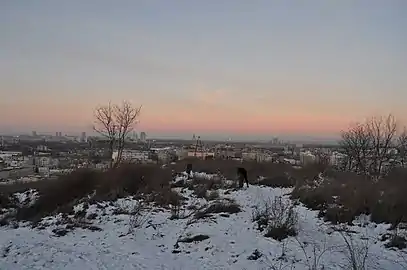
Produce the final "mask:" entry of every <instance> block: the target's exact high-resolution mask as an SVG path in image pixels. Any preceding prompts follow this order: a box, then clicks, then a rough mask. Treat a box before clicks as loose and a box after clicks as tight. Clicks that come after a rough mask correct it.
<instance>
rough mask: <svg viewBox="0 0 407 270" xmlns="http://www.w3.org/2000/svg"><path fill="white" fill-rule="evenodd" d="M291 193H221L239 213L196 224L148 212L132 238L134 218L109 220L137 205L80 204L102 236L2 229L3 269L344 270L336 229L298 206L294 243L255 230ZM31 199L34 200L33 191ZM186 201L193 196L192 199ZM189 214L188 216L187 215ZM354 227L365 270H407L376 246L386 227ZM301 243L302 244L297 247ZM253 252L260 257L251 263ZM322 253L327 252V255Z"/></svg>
mask: <svg viewBox="0 0 407 270" xmlns="http://www.w3.org/2000/svg"><path fill="white" fill-rule="evenodd" d="M208 179H209V176H208ZM178 190H181V189H178ZM290 191H291V190H290V189H279V188H274V189H273V188H270V187H260V186H250V187H248V188H244V189H241V190H237V191H232V192H227V193H226V194H225V191H224V190H220V191H219V193H220V195H221V197H224V198H230V199H234V200H235V201H236V202H237V203H238V204H240V205H241V207H242V210H243V211H242V212H239V213H236V214H230V215H229V216H225V215H219V214H216V215H214V217H213V218H205V219H199V220H194V219H193V218H192V217H189V218H184V219H170V217H171V212H170V211H169V210H166V209H161V208H154V209H145V210H144V211H145V215H147V213H148V216H147V218H146V220H145V223H143V224H141V226H140V227H139V228H135V229H134V230H133V231H132V232H131V233H129V224H130V222H131V216H129V215H127V214H114V211H115V209H119V208H120V209H124V210H126V211H129V212H130V211H131V210H132V209H133V208H134V207H135V206H136V205H138V204H139V203H140V202H138V201H136V200H133V199H132V198H125V199H120V200H118V201H117V202H114V203H108V202H101V203H98V204H94V205H90V206H89V207H86V208H85V207H84V204H83V203H82V204H79V205H77V206H76V207H75V209H74V211H75V212H79V211H83V210H86V211H87V215H89V214H91V213H94V214H97V217H96V219H95V220H93V224H94V225H95V226H97V227H99V228H101V229H102V230H101V231H90V230H87V229H81V228H76V229H75V230H73V231H70V232H68V233H67V234H66V235H65V236H60V237H58V236H56V235H55V234H54V233H53V232H52V230H53V229H55V228H58V226H61V225H60V222H61V220H62V215H57V216H55V217H49V218H46V219H44V220H43V221H42V222H41V224H42V225H44V226H45V225H46V226H45V227H44V228H43V229H33V228H31V227H30V226H24V224H21V225H20V227H19V228H17V229H12V228H8V227H0V269H10V270H13V269H61V270H62V269H75V270H77V269H109V270H110V269H168V270H170V269H171V270H172V269H174V270H175V269H284V267H283V266H289V267H288V269H308V264H307V257H312V256H313V253H314V250H315V253H316V254H317V255H319V254H321V253H323V254H322V256H321V260H320V262H319V266H322V265H323V266H324V267H325V268H324V269H343V267H344V266H345V265H346V258H347V255H346V252H347V251H346V248H345V246H344V244H345V243H344V240H343V238H342V236H341V235H340V234H339V233H338V232H336V231H335V227H334V226H333V225H330V224H328V223H325V222H323V221H322V220H320V219H318V218H317V212H315V211H310V210H308V209H306V208H305V207H303V206H301V205H298V206H296V210H297V212H298V215H299V225H298V226H299V235H298V236H297V237H296V238H293V237H290V238H288V239H286V240H283V241H282V242H278V241H276V240H273V239H271V238H266V237H264V236H263V234H264V233H261V232H259V231H258V230H257V229H256V228H257V225H256V224H255V223H254V222H253V221H252V213H253V209H254V208H255V207H256V206H258V205H260V204H262V203H263V202H265V201H268V200H272V199H273V198H274V197H275V196H283V199H284V200H289V199H288V198H287V196H286V194H289V193H290ZM29 194H36V193H35V192H33V191H30V193H29ZM183 195H184V196H189V197H191V196H192V195H191V192H190V191H185V193H183ZM24 196H26V197H24ZM24 196H23V195H21V194H20V195H18V196H17V197H18V198H21V200H20V201H26V200H27V199H24V198H27V197H28V195H27V194H26V195H24ZM195 203H199V204H200V205H202V204H203V203H206V202H205V200H204V199H197V198H190V200H189V202H188V204H189V205H191V204H195ZM191 211H192V210H185V213H186V215H187V216H188V213H190V212H191ZM355 223H360V224H361V226H356V225H355V226H348V229H349V230H350V231H353V232H354V233H352V234H351V237H352V242H353V243H355V249H358V248H360V247H362V246H363V243H365V242H367V243H368V247H369V254H368V259H367V261H368V269H394V270H398V269H406V266H407V263H405V262H406V261H405V260H404V261H403V260H402V259H400V258H401V257H400V256H401V255H400V254H401V253H400V252H398V251H393V250H389V249H385V248H384V244H383V242H380V241H378V239H379V237H380V235H382V234H384V233H386V232H387V230H388V228H389V225H383V224H380V225H376V224H373V223H369V222H368V218H367V217H360V218H359V219H358V222H355ZM198 234H202V235H207V236H209V239H206V240H203V241H201V242H193V243H178V247H177V246H176V244H177V240H178V239H180V238H184V237H187V236H193V235H198ZM304 242H306V243H307V244H300V243H304ZM256 250H257V251H258V252H257V253H259V254H262V256H260V258H259V259H257V260H249V259H248V257H249V256H250V255H251V254H252V253H253V252H255V251H256ZM324 250H328V251H327V252H325V253H324V252H323V251H324ZM174 252H176V253H174ZM278 258H281V259H280V260H278ZM311 260H312V258H311ZM397 261H398V262H399V263H396V262H397ZM280 264H281V265H282V266H281V267H280ZM291 265H293V268H291ZM273 267H275V268H273Z"/></svg>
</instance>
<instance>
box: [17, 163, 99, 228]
mask: <svg viewBox="0 0 407 270" xmlns="http://www.w3.org/2000/svg"><path fill="white" fill-rule="evenodd" d="M101 175H102V173H101V172H97V171H93V170H77V171H75V172H73V173H71V174H68V175H64V176H62V177H61V178H60V179H57V180H54V182H50V183H49V184H50V185H49V186H48V187H44V188H43V189H42V190H40V191H39V192H40V197H39V198H38V199H37V201H36V202H35V203H34V204H33V205H32V206H30V207H28V208H20V209H18V211H17V215H16V218H17V219H22V220H38V219H39V218H41V217H44V216H46V215H49V214H52V213H54V212H56V211H58V210H60V208H62V207H65V206H67V205H70V204H73V203H74V202H75V201H77V200H79V199H81V198H83V197H85V196H86V195H88V194H90V193H92V192H93V191H94V190H95V189H96V188H97V186H98V185H99V181H100V178H101Z"/></svg>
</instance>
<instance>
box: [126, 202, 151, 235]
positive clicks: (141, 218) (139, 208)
mask: <svg viewBox="0 0 407 270" xmlns="http://www.w3.org/2000/svg"><path fill="white" fill-rule="evenodd" d="M143 210H144V207H143V204H142V203H141V202H139V203H137V204H136V205H134V207H133V209H132V211H131V212H130V213H129V214H130V216H129V231H128V233H133V232H134V230H135V229H137V228H140V227H141V226H143V225H144V224H145V223H146V222H147V220H148V218H149V215H150V213H151V210H149V211H148V212H147V213H143Z"/></svg>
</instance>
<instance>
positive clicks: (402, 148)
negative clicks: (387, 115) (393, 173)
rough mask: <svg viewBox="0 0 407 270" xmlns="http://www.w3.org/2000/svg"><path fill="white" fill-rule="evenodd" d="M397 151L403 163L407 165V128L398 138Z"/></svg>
mask: <svg viewBox="0 0 407 270" xmlns="http://www.w3.org/2000/svg"><path fill="white" fill-rule="evenodd" d="M397 151H398V154H399V156H400V159H401V165H402V166H403V167H404V166H405V165H407V129H406V128H404V130H403V132H402V133H401V134H400V136H399V137H398V139H397Z"/></svg>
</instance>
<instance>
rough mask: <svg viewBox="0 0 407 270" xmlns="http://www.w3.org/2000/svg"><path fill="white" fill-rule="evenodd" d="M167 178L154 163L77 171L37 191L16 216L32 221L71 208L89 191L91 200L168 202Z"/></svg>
mask: <svg viewBox="0 0 407 270" xmlns="http://www.w3.org/2000/svg"><path fill="white" fill-rule="evenodd" d="M170 180H171V172H170V171H169V170H168V169H161V168H160V167H159V166H157V165H137V164H123V165H122V166H120V167H119V168H116V169H112V170H109V171H106V172H101V171H95V170H77V171H75V172H73V173H71V174H68V175H64V176H61V177H60V178H59V179H56V180H54V181H53V182H49V186H47V187H43V188H42V189H41V190H39V192H40V198H39V199H38V200H37V201H36V203H34V205H32V206H31V207H28V208H21V209H19V210H18V212H17V219H22V220H31V221H33V220H38V219H40V218H42V217H44V216H46V215H49V214H52V213H56V212H59V211H71V210H72V206H73V205H74V204H75V203H77V202H78V201H79V200H80V199H82V198H84V197H85V196H87V195H90V194H92V198H91V199H90V200H91V201H93V202H94V201H101V200H116V199H117V198H121V197H125V196H130V195H137V196H142V195H143V194H144V195H145V196H147V195H148V196H147V197H148V199H149V200H150V201H154V202H157V203H158V204H160V205H168V204H169V203H170V202H171V201H174V200H176V199H174V197H175V195H174V194H173V192H172V191H171V189H170V186H169V182H170ZM67 209H68V210H67Z"/></svg>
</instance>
